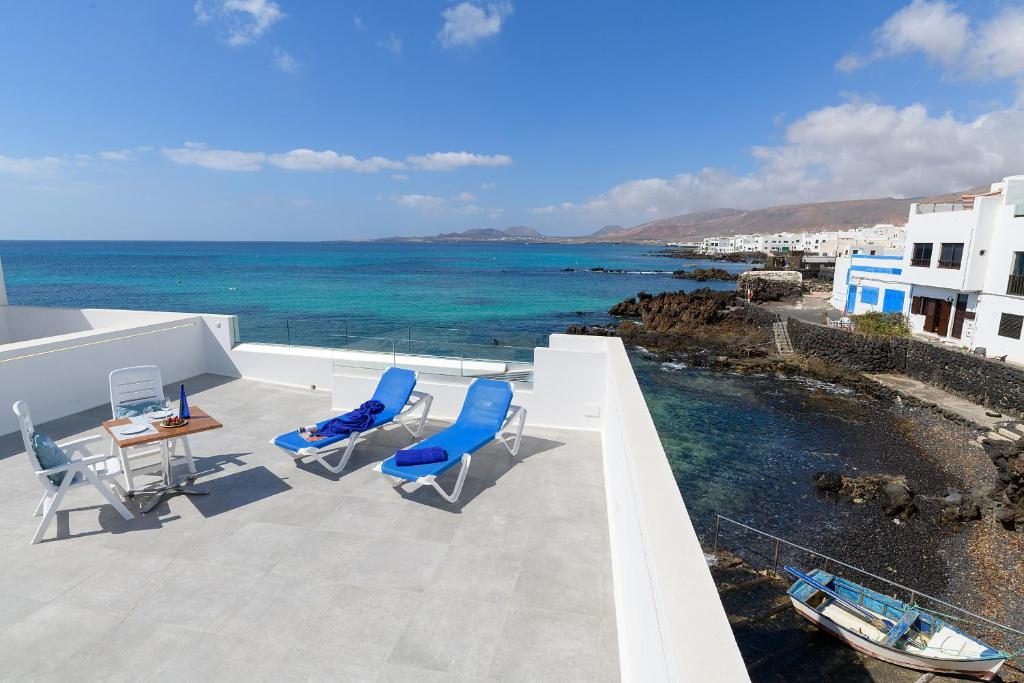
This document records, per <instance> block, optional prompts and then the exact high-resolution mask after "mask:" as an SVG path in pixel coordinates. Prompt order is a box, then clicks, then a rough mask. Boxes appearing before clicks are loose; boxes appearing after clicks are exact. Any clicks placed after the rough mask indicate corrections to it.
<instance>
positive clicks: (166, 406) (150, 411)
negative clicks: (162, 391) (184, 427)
mask: <svg viewBox="0 0 1024 683" xmlns="http://www.w3.org/2000/svg"><path fill="white" fill-rule="evenodd" d="M143 414H144V415H146V416H147V417H149V416H151V415H152V416H154V417H152V418H150V419H154V420H163V419H166V418H168V417H170V416H171V415H173V414H174V411H172V410H171V399H169V398H168V397H166V396H164V397H163V398H161V399H159V400H158V401H154V402H153V405H149V406H146V409H145V410H144V411H143Z"/></svg>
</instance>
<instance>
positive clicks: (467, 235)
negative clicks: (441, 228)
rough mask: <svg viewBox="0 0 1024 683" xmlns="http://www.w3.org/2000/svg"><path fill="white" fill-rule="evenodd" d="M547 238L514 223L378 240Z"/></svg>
mask: <svg viewBox="0 0 1024 683" xmlns="http://www.w3.org/2000/svg"><path fill="white" fill-rule="evenodd" d="M543 239H547V238H546V237H545V236H544V235H542V234H541V233H539V232H537V231H536V230H534V229H533V228H528V227H526V226H525V225H514V226H512V227H511V228H505V229H504V230H498V229H497V228H473V229H471V230H464V231H463V232H442V233H440V234H438V235H430V236H427V237H385V238H383V239H380V240H377V241H378V242H493V241H498V242H501V241H528V240H543Z"/></svg>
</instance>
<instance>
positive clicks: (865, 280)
mask: <svg viewBox="0 0 1024 683" xmlns="http://www.w3.org/2000/svg"><path fill="white" fill-rule="evenodd" d="M903 261H904V258H903V254H901V253H896V252H895V250H888V253H882V254H878V253H854V254H850V255H849V256H840V257H838V258H837V259H836V270H835V275H834V276H833V280H832V299H831V304H832V306H833V308H838V309H842V311H843V312H844V313H847V314H858V315H859V314H861V313H867V312H869V311H883V312H885V313H906V311H907V301H908V300H909V298H910V297H909V292H910V286H909V285H907V284H906V283H905V282H903V281H902V279H901V278H902V275H903V271H904V264H903Z"/></svg>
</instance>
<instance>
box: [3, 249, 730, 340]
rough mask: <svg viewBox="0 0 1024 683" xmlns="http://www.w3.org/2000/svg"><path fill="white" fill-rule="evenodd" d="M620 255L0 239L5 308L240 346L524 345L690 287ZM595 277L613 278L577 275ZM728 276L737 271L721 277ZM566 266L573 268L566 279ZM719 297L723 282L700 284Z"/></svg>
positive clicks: (661, 269)
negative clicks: (343, 341) (153, 320)
mask: <svg viewBox="0 0 1024 683" xmlns="http://www.w3.org/2000/svg"><path fill="white" fill-rule="evenodd" d="M652 252H653V248H652V247H645V246H632V245H630V246H624V245H561V244H525V243H473V244H422V243H416V244H405V243H379V242H378V243H362V242H341V243H308V242H301V243H299V242H274V243H270V242H234V243H225V242H190V243H184V244H182V243H176V242H0V259H2V260H3V264H4V269H5V271H6V277H7V287H8V293H9V298H10V300H11V303H14V304H23V305H43V306H54V305H61V306H71V307H94V308H129V309H149V310H165V311H183V312H204V313H211V312H212V313H227V314H236V315H238V316H239V327H240V333H241V336H242V339H243V340H245V341H265V342H280V343H284V342H287V341H289V339H290V340H291V341H292V342H293V343H305V344H323V345H330V344H331V341H332V339H333V338H334V335H336V334H338V333H341V332H343V331H346V330H347V332H348V333H349V334H351V335H356V336H389V335H390V334H393V333H395V332H398V331H401V333H402V335H403V336H405V335H406V334H408V326H410V325H411V326H412V327H413V330H412V334H413V337H414V338H425V339H430V338H433V337H434V336H436V335H439V334H441V333H442V331H443V332H444V334H447V335H448V336H449V337H450V338H453V339H458V340H460V341H464V342H479V343H491V342H492V341H493V340H494V339H498V340H499V341H500V342H502V343H503V344H509V345H534V344H536V343H537V342H539V341H541V340H542V339H543V338H544V337H545V336H546V335H548V334H550V333H552V332H562V331H564V330H565V328H566V326H567V325H570V324H572V323H576V322H581V321H586V322H588V323H590V322H604V321H607V320H608V318H607V316H606V312H607V310H608V308H609V307H610V306H611V305H612V304H614V303H616V302H618V301H620V300H622V299H624V298H626V297H629V296H633V295H635V294H636V293H637V291H639V290H647V291H651V292H660V291H665V290H679V289H691V288H693V287H695V286H697V285H696V284H695V283H693V282H690V281H686V280H673V279H672V277H671V270H673V269H678V268H681V267H684V265H685V267H687V268H691V267H699V266H700V265H707V264H706V263H705V264H702V263H700V262H693V261H686V262H682V261H678V260H675V259H669V258H664V257H659V256H655V255H652ZM599 267H600V268H606V269H610V270H612V269H614V270H623V271H627V272H625V273H601V272H589V271H587V270H586V269H588V268H599ZM732 267H734V268H736V269H737V270H739V269H740V267H739V266H732ZM566 269H574V270H573V271H568V270H566ZM710 286H712V287H718V288H730V287H732V286H733V285H732V284H731V283H727V282H715V283H710Z"/></svg>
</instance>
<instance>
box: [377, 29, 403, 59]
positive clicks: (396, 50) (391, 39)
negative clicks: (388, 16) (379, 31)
mask: <svg viewBox="0 0 1024 683" xmlns="http://www.w3.org/2000/svg"><path fill="white" fill-rule="evenodd" d="M377 46H378V47H382V48H384V49H385V50H387V51H388V52H390V53H391V54H393V55H400V54H402V39H401V38H399V37H398V36H396V35H395V34H394V33H389V34H388V37H387V38H386V39H385V40H378V41H377Z"/></svg>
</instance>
